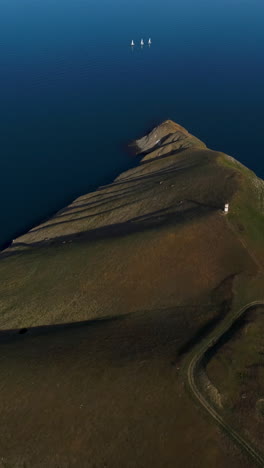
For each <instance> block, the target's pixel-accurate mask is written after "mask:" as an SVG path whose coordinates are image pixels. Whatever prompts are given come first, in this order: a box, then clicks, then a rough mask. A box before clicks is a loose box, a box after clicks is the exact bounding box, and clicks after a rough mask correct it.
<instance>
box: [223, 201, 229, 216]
mask: <svg viewBox="0 0 264 468" xmlns="http://www.w3.org/2000/svg"><path fill="white" fill-rule="evenodd" d="M228 211H229V203H226V204H225V208H224V213H226V214H227V213H228Z"/></svg>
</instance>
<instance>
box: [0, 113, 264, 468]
mask: <svg viewBox="0 0 264 468" xmlns="http://www.w3.org/2000/svg"><path fill="white" fill-rule="evenodd" d="M157 140H160V141H159V142H158V143H157ZM133 148H134V150H135V152H137V153H140V152H143V153H144V157H143V159H142V160H141V161H140V164H139V165H138V166H137V167H135V168H134V169H131V170H129V171H127V172H125V173H123V174H121V175H120V176H119V177H118V178H117V179H116V180H115V181H114V182H113V183H112V184H110V185H107V186H104V187H101V188H99V189H98V190H97V191H96V192H93V193H90V194H87V195H84V196H82V197H80V198H78V199H77V200H75V201H74V202H73V203H72V204H70V205H69V206H68V207H66V208H65V209H63V210H61V211H60V212H58V213H57V214H56V215H55V216H54V217H53V218H51V219H50V220H48V221H47V222H45V223H43V224H41V225H39V226H36V227H35V228H33V229H31V231H29V232H28V233H27V234H25V235H23V236H21V237H19V238H18V239H16V240H15V241H14V242H13V244H12V246H11V247H10V248H8V249H6V250H5V251H3V252H2V253H1V255H0V280H1V282H0V328H1V330H2V332H3V335H2V337H0V346H1V349H2V354H1V358H0V372H1V375H2V387H1V389H0V400H1V401H2V402H4V403H3V405H2V407H1V416H2V421H4V423H3V427H4V428H5V434H2V437H0V439H1V440H2V453H4V457H6V461H7V463H9V464H10V463H11V466H23V463H25V464H26V466H30V467H31V466H32V467H33V466H34V467H37V466H50V467H52V468H53V467H55V466H67V467H68V466H78V467H79V466H80V467H82V466H91V467H92V466H93V467H94V466H96V467H100V468H101V467H103V466H109V467H113V468H116V467H119V466H120V467H124V466H133V467H134V466H137V467H139V466H142V468H143V467H148V466H151V467H160V466H163V467H165V466H168V467H172V466H175V460H176V459H178V461H179V465H178V466H180V467H181V466H188V467H189V466H190V467H192V466H193V467H195V468H197V467H203V468H204V467H207V466H208V467H209V466H210V467H211V466H216V467H217V466H219V467H220V466H228V462H229V461H230V460H231V459H232V466H239V465H240V466H241V464H242V463H244V461H243V460H244V459H243V457H242V458H239V457H238V458H237V460H235V458H233V456H234V455H236V454H237V452H236V449H235V448H233V447H231V452H230V453H229V452H228V445H227V444H228V442H227V441H226V439H224V438H223V436H219V432H218V430H217V429H215V428H213V429H212V425H211V423H208V422H207V421H204V420H203V419H202V418H201V416H200V415H199V414H198V413H197V412H196V410H195V408H194V407H193V406H192V405H190V400H189V399H188V396H187V395H185V393H184V388H183V381H182V378H181V375H180V374H179V372H178V371H179V369H177V367H178V368H180V367H181V365H182V360H183V359H185V356H186V355H187V354H188V353H189V352H190V351H191V349H192V347H193V345H194V344H196V343H197V342H199V339H200V338H201V337H202V336H203V335H204V334H205V333H207V332H208V330H210V329H212V327H214V325H215V324H216V323H218V322H219V320H221V319H222V317H224V316H225V315H226V314H227V313H228V312H229V311H230V310H231V308H232V306H233V304H234V303H238V304H239V303H240V302H243V300H244V297H245V291H247V286H248V284H249V283H248V281H249V280H248V278H250V280H252V278H254V277H255V275H261V274H262V265H263V258H264V255H263V232H264V229H263V230H262V226H263V206H262V203H263V182H262V181H261V180H259V179H258V178H257V177H256V176H255V175H254V174H253V173H252V172H250V171H249V170H247V169H246V168H245V167H244V166H242V165H240V164H239V163H237V162H236V161H234V160H233V159H232V158H230V157H228V156H226V155H223V154H222V153H218V152H215V151H211V150H209V149H207V148H206V146H205V145H204V144H203V143H202V142H200V140H198V139H196V138H195V137H193V136H191V135H190V134H189V133H188V132H187V131H186V130H185V129H183V128H182V127H180V126H178V125H177V124H174V123H173V122H171V121H166V122H164V123H163V124H162V125H161V126H159V127H157V128H156V129H154V130H153V131H152V132H151V133H150V134H149V135H148V136H146V137H143V138H142V139H140V140H137V141H136V142H135V143H134V145H133ZM226 202H229V203H230V213H229V214H228V216H225V215H224V214H223V207H224V204H225V203H226ZM244 207H245V208H244ZM252 219H254V223H252ZM252 224H253V226H252ZM241 284H243V287H241ZM261 284H263V283H261ZM102 319H103V320H102ZM77 322H81V323H79V325H78V324H76V323H77ZM71 323H72V324H74V326H71V325H70V324H71ZM63 324H67V327H66V326H65V327H64V326H63ZM54 325H60V326H59V327H55V328H54V327H53V326H54ZM39 326H45V327H46V328H45V329H44V330H45V331H44V330H42V331H39V330H34V327H39ZM32 327H33V328H32ZM19 329H24V330H23V331H24V332H25V333H24V334H22V335H19V334H18V333H17V332H18V330H19ZM25 329H29V332H28V333H27V331H26V330H25ZM7 330H14V332H8V333H7ZM175 368H176V369H177V372H176V370H175ZM10 369H11V373H10ZM178 374H179V375H178ZM177 376H178V377H177ZM17 389H19V397H15V394H16V392H17ZM14 402H15V403H14ZM25 415H27V418H26V417H25ZM25 420H26V422H25ZM22 424H25V427H24V429H23V431H22V426H21V425H22ZM40 426H41V428H42V429H40ZM41 434H42V435H41ZM44 434H45V437H46V438H45V437H44ZM175 434H176V435H175ZM194 434H195V437H196V442H195V444H193V443H192V444H190V440H193V438H194ZM11 439H12V440H13V439H15V440H16V441H17V444H16V449H15V450H13V449H12V444H11V443H10V440H11ZM175 440H177V443H176V442H175ZM204 442H205V445H204V447H205V448H204V449H202V443H204ZM175 443H176V445H175ZM218 444H219V447H218ZM58 447H59V448H58ZM47 453H48V455H47ZM228 453H229V454H228ZM199 456H200V460H199ZM87 457H88V458H87ZM42 460H43V463H42ZM87 460H88V461H87ZM84 461H85V462H84ZM19 463H20V465H19ZM41 463H42V464H41ZM236 463H237V465H236ZM45 464H46V465H45ZM230 466H231V465H230ZM244 466H250V465H248V464H247V463H246V464H245V465H244Z"/></svg>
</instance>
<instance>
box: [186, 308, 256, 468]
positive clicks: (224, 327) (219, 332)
mask: <svg viewBox="0 0 264 468" xmlns="http://www.w3.org/2000/svg"><path fill="white" fill-rule="evenodd" d="M259 305H261V306H264V301H254V302H250V303H249V304H247V305H245V306H244V307H242V308H241V309H240V310H238V311H237V312H236V313H235V314H234V315H233V316H231V317H227V318H226V319H225V320H224V321H223V323H221V324H220V325H219V326H218V327H217V328H216V330H214V334H213V335H210V336H209V338H208V339H206V340H205V341H204V342H203V343H202V344H201V346H200V348H199V349H198V351H197V352H196V353H195V354H194V356H193V357H192V358H191V361H190V363H189V365H188V369H187V379H188V384H189V387H190V390H191V392H192V394H193V395H194V396H195V398H197V400H198V401H199V403H200V404H201V405H202V406H203V408H205V409H206V411H207V412H208V413H209V414H210V415H211V416H212V418H214V420H215V421H216V422H217V423H218V424H219V425H220V426H221V427H222V428H223V429H225V431H226V432H227V433H228V435H229V436H230V437H232V438H233V439H234V441H235V442H236V443H237V444H238V445H240V447H242V448H243V449H244V450H245V451H246V452H247V453H248V454H249V455H250V457H251V458H252V459H253V460H254V461H255V462H256V463H257V464H258V465H259V466H262V467H264V457H263V456H262V455H261V454H260V453H259V452H258V450H256V449H255V448H254V447H253V446H252V445H251V444H250V443H249V442H248V441H247V440H245V439H244V437H242V436H241V435H240V434H239V433H238V432H236V431H235V430H234V429H233V428H232V427H231V426H230V425H229V424H228V423H226V422H225V421H224V419H223V418H222V416H220V414H219V413H218V412H217V411H216V410H215V409H214V408H213V407H212V406H211V405H210V403H209V402H208V401H207V400H206V399H205V397H204V396H203V395H202V393H201V391H200V390H199V388H198V385H197V384H196V382H195V371H196V370H197V369H198V367H199V365H200V364H201V360H202V358H203V357H204V355H205V353H206V352H207V351H208V350H209V349H210V348H211V347H212V346H214V345H215V344H216V342H217V341H218V340H219V339H220V338H221V337H222V336H223V335H224V333H226V332H227V331H228V330H229V328H230V327H231V326H232V325H233V323H234V322H235V321H236V320H237V319H238V318H239V317H241V315H243V314H244V313H245V312H246V311H247V310H249V309H251V308H253V307H256V306H259Z"/></svg>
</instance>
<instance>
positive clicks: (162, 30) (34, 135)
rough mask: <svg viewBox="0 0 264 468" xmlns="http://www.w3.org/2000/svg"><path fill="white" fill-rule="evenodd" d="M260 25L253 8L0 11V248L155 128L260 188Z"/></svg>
mask: <svg viewBox="0 0 264 468" xmlns="http://www.w3.org/2000/svg"><path fill="white" fill-rule="evenodd" d="M263 24H264V2H263V0H199V1H198V0H162V1H161V0H144V1H143V0H141V1H139V0H133V1H127V0H0V85H1V86H0V105H1V107H0V110H1V111H0V144H1V148H0V205H1V207H0V208H1V209H0V216H1V218H0V245H2V246H3V244H4V243H5V242H7V241H8V240H10V239H12V238H13V237H14V236H15V235H17V234H19V233H21V232H23V231H24V230H26V229H28V228H29V227H31V226H32V225H33V224H35V223H37V222H39V221H40V220H42V219H43V218H45V217H47V216H49V215H50V214H51V213H53V212H54V211H56V210H57V209H59V208H60V207H62V206H64V205H65V204H67V203H68V202H69V201H70V200H71V199H73V198H74V197H76V196H78V195H80V194H82V193H85V192H88V191H90V190H92V189H95V188H96V187H97V186H98V185H101V184H105V183H108V182H110V181H111V180H112V179H113V178H114V177H115V176H116V175H117V174H118V173H120V172H121V171H123V170H125V169H127V168H129V167H131V165H133V164H134V162H133V160H132V159H131V158H130V157H129V156H128V155H127V154H126V152H125V149H124V148H125V144H126V142H127V141H128V140H130V139H132V138H134V137H138V136H140V135H142V134H143V133H144V132H145V131H146V130H148V129H150V127H151V126H153V125H154V124H156V123H159V122H160V121H162V120H163V119H166V118H171V119H173V120H175V121H177V122H178V123H180V124H182V125H183V126H185V127H187V128H188V130H189V131H191V132H192V133H194V134H195V135H196V136H198V137H199V138H201V139H202V140H204V141H205V142H206V143H207V145H208V146H210V147H211V148H213V149H218V150H222V151H224V152H227V153H229V154H232V155H233V156H235V157H236V158H237V159H239V160H240V161H241V162H243V163H245V164H246V165H248V166H249V167H250V168H251V169H253V170H254V171H255V172H256V173H257V174H258V175H259V176H261V177H264V160H263V157H264V151H263V135H264V132H263V129H264V110H263V109H264V27H263ZM149 36H151V38H152V41H153V43H152V46H151V47H148V46H146V47H144V48H143V49H141V48H140V46H139V40H140V39H141V37H142V38H144V39H148V37H149ZM131 39H134V41H136V47H135V48H134V50H132V49H131V47H130V46H129V44H130V41H131Z"/></svg>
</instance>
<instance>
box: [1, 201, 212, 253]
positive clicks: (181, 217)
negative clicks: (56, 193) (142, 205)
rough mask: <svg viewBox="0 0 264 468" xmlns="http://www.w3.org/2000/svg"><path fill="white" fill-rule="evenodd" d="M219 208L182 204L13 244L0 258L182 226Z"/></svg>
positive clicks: (189, 203)
mask: <svg viewBox="0 0 264 468" xmlns="http://www.w3.org/2000/svg"><path fill="white" fill-rule="evenodd" d="M217 209H219V207H215V206H208V205H202V204H199V203H198V204H197V203H196V202H187V201H182V202H179V203H175V204H174V205H173V206H169V207H167V208H164V209H160V210H156V211H153V212H151V213H147V214H145V215H142V216H136V217H134V218H132V219H130V220H128V221H125V222H123V223H116V224H112V225H106V226H102V227H99V228H95V229H91V230H87V231H84V232H79V233H74V234H69V235H64V236H58V237H56V238H50V239H47V240H43V241H37V242H32V243H23V242H15V244H14V247H15V248H16V249H15V248H14V247H13V249H14V250H12V248H11V249H9V250H7V251H4V252H2V253H1V254H0V258H6V257H10V256H13V255H17V254H21V253H27V252H30V251H31V250H32V249H33V248H34V249H41V248H43V247H44V248H47V247H52V246H54V247H55V246H58V245H61V244H65V243H68V242H71V243H72V242H77V241H78V242H94V241H97V240H102V239H110V238H111V239H112V238H120V237H123V236H127V235H131V234H135V233H138V232H143V231H145V230H149V229H157V228H159V227H162V226H163V225H168V224H175V225H178V224H182V223H186V222H190V221H191V220H193V219H199V218H201V217H204V216H206V215H208V214H209V213H210V212H213V211H215V210H217Z"/></svg>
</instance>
